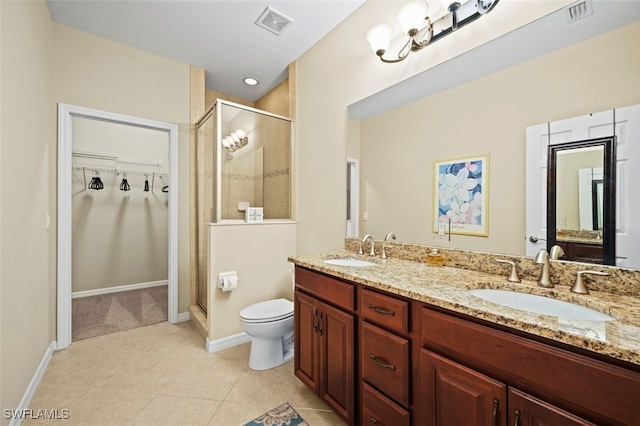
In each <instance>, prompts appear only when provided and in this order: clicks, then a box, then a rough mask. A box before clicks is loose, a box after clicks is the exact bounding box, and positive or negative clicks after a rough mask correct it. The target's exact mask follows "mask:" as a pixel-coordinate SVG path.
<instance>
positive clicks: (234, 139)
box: [221, 129, 249, 152]
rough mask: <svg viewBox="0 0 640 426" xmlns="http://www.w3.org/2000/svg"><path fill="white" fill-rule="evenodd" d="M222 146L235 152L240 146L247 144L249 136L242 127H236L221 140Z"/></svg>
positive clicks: (228, 150)
mask: <svg viewBox="0 0 640 426" xmlns="http://www.w3.org/2000/svg"><path fill="white" fill-rule="evenodd" d="M221 143H222V146H223V147H224V149H226V150H227V152H235V151H237V150H239V149H240V148H242V147H245V146H247V144H248V143H249V138H248V137H247V132H245V131H244V129H236V130H234V131H233V132H231V133H230V134H229V135H227V136H225V137H224V138H222V140H221Z"/></svg>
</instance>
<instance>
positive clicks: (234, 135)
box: [231, 132, 240, 143]
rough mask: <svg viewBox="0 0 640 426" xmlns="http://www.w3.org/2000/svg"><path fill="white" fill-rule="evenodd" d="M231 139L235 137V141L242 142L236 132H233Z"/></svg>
mask: <svg viewBox="0 0 640 426" xmlns="http://www.w3.org/2000/svg"><path fill="white" fill-rule="evenodd" d="M231 139H233V142H235V143H238V142H240V138H239V137H238V135H236V132H231Z"/></svg>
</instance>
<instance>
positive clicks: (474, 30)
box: [296, 1, 637, 253]
mask: <svg viewBox="0 0 640 426" xmlns="http://www.w3.org/2000/svg"><path fill="white" fill-rule="evenodd" d="M394 3H395V2H378V1H368V2H365V3H364V4H363V5H362V6H361V7H360V8H359V9H357V10H356V11H355V12H354V13H353V14H352V15H350V16H349V17H348V18H347V19H346V20H345V21H344V22H342V23H341V24H340V25H338V26H337V27H336V28H335V29H334V30H333V31H332V32H331V33H329V34H328V35H327V36H325V37H324V38H323V39H322V40H321V41H320V42H318V43H317V44H316V45H314V46H313V48H312V49H310V50H309V51H307V52H306V53H305V54H304V55H303V56H302V57H301V58H299V60H298V61H297V96H298V99H299V100H300V101H299V102H298V107H297V135H296V140H297V148H298V164H297V167H298V180H297V182H298V197H299V198H298V216H297V219H298V243H297V251H298V252H299V253H305V252H313V251H323V250H329V249H336V248H340V247H342V246H343V244H344V228H345V225H344V221H345V203H346V201H345V196H344V194H345V188H346V185H345V174H346V172H345V167H344V161H345V151H346V141H345V139H346V135H347V129H346V126H347V119H346V118H345V115H346V112H345V111H346V108H347V106H348V105H349V104H351V103H354V102H356V101H358V100H360V99H363V98H365V97H367V96H369V95H372V94H374V93H376V92H378V91H380V90H382V89H384V88H387V87H389V86H391V85H393V84H395V83H397V82H400V81H403V80H405V79H406V78H409V77H411V76H413V75H415V74H417V73H420V72H422V71H424V70H426V69H429V68H431V67H433V66H434V65H437V64H438V63H441V62H444V61H446V60H447V59H449V58H452V57H454V56H456V55H458V54H461V53H463V52H465V51H468V50H470V49H472V48H473V47H476V46H478V45H480V44H482V43H484V42H485V41H487V40H490V39H493V38H496V37H498V36H500V35H502V34H505V33H507V32H509V31H511V30H513V29H516V28H519V27H520V26H522V25H524V24H526V23H528V22H531V21H532V20H535V19H538V18H540V17H542V16H545V15H547V14H549V13H551V12H553V11H555V10H557V9H559V8H561V7H563V6H564V5H566V4H569V3H570V1H548V2H547V1H545V2H532V1H524V2H516V1H513V2H508V1H505V2H501V3H500V5H499V7H496V9H495V10H494V11H492V12H491V14H489V15H487V16H485V17H483V18H482V20H480V21H478V22H477V23H474V24H473V25H472V26H470V27H469V28H468V29H469V31H468V32H467V31H464V32H462V31H461V32H459V33H455V34H454V35H452V36H450V37H446V38H445V39H442V40H440V41H438V43H435V44H434V45H432V46H429V48H428V49H426V50H425V51H423V52H420V53H418V54H416V55H414V56H413V57H411V58H409V59H407V61H405V62H403V63H402V64H395V65H390V64H383V63H381V62H380V61H379V60H378V59H377V58H376V57H375V55H373V54H372V53H371V50H370V49H369V46H368V44H367V43H366V40H365V39H364V36H363V35H364V34H365V33H366V31H367V30H368V28H369V27H370V26H371V25H372V24H374V23H376V22H380V21H382V22H384V21H386V20H387V17H388V16H394V15H395V13H396V12H397V7H398V5H397V3H395V4H394ZM636 37H637V36H636ZM344 40H350V43H345V42H344ZM632 56H633V55H632ZM628 62H629V58H625V60H624V63H628ZM607 63H609V62H598V63H595V62H594V63H592V64H591V66H598V67H602V66H603V64H607ZM548 65H549V66H552V65H553V64H552V63H549V64H548ZM583 72H584V70H583V69H581V70H579V71H576V70H575V69H574V67H571V68H570V69H568V70H566V71H565V70H563V76H562V79H561V80H559V81H557V83H556V84H557V85H559V87H555V86H554V87H553V88H549V92H551V91H552V89H560V92H559V93H566V92H565V91H564V90H565V89H564V88H563V87H562V85H561V84H563V83H564V82H565V81H569V80H571V79H574V81H575V82H574V83H572V87H574V88H575V87H576V85H578V84H580V88H581V91H584V92H589V91H592V90H593V87H592V86H594V82H593V81H590V80H589V79H588V78H587V77H585V76H583ZM488 78H489V79H492V80H490V81H491V84H492V88H490V87H488V86H483V88H482V90H481V89H480V88H476V89H475V90H474V89H473V88H471V89H468V92H467V93H468V94H469V95H470V96H469V97H464V98H461V97H459V96H456V101H457V106H458V107H459V106H460V102H464V103H467V102H469V104H471V105H475V106H476V110H477V111H480V112H492V111H491V108H489V109H488V108H487V102H491V105H493V103H494V102H496V103H497V102H498V98H500V100H499V101H500V102H506V103H513V102H514V101H517V99H516V98H514V97H509V93H507V92H506V91H502V90H498V89H499V88H501V87H502V85H503V82H502V81H500V80H499V79H498V78H496V77H495V76H489V77H488ZM534 81H537V80H534ZM519 83H520V85H522V86H530V85H531V82H529V81H520V82H519ZM596 83H597V82H596ZM504 84H507V83H504ZM508 84H513V83H512V82H511V83H508ZM604 86H606V85H605V84H603V85H597V88H596V90H598V91H600V90H601V89H602V88H603V87H604ZM454 90H457V89H454ZM625 91H626V92H629V88H627V89H626V90H625ZM518 93H519V92H518ZM496 95H498V97H496V98H495V99H494V97H495V96H496ZM610 95H611V93H610V92H606V93H605V97H606V99H607V100H608V101H609V102H604V101H602V100H601V101H594V100H593V99H590V101H589V102H587V103H584V102H575V103H572V102H566V103H564V105H563V107H562V108H560V106H559V105H557V103H556V99H555V98H549V97H547V98H539V99H536V102H537V104H536V111H535V112H536V113H535V114H534V115H531V116H530V117H528V122H527V124H535V123H539V122H544V121H547V120H550V119H551V120H553V119H558V118H564V117H570V116H574V115H580V114H584V113H585V111H586V112H589V111H592V110H594V109H593V108H594V107H596V106H598V104H600V105H602V104H604V103H608V104H612V105H611V106H620V102H619V98H622V97H625V96H626V97H628V94H620V93H615V94H614V95H613V97H615V98H618V99H612V98H611V97H610ZM442 96H447V95H446V94H442ZM567 96H572V97H573V96H582V95H581V94H580V93H573V92H571V93H569V94H568V95H567ZM585 97H586V96H585ZM449 99H451V98H449ZM614 101H615V102H614ZM630 103H633V102H624V103H623V104H630ZM636 103H637V102H636ZM430 105H435V102H431V103H430ZM567 105H568V106H567ZM611 106H607V107H611ZM543 107H544V108H543ZM447 108H449V107H447ZM598 109H602V108H598ZM604 109H606V108H604ZM449 112H451V110H450V109H449ZM455 112H456V114H457V110H456V111H455ZM511 113H512V111H509V115H511ZM443 115H444V114H442V113H440V112H438V111H434V110H433V108H432V109H431V110H429V111H428V113H427V112H424V113H423V114H421V115H420V119H419V121H423V120H425V118H426V117H429V120H430V122H431V123H433V122H436V121H437V120H439V119H442V118H443ZM509 115H507V117H508V116H509ZM444 118H445V121H446V122H448V123H451V120H452V118H451V117H448V118H447V117H444ZM484 118H485V114H477V116H476V117H475V118H474V120H473V121H472V122H470V123H469V126H470V127H473V126H475V125H479V126H480V127H481V128H486V125H485V124H484V123H482V120H483V119H484ZM414 119H415V116H414ZM414 122H415V120H413V121H412V122H411V123H410V124H409V125H410V126H414V125H415V123H414ZM402 123H403V124H405V125H407V124H408V123H407V121H405V120H402ZM521 124H522V123H515V122H512V121H511V120H508V119H504V120H502V123H501V126H500V128H499V129H501V130H502V128H503V127H504V126H507V127H509V128H510V127H511V126H513V127H514V128H515V126H518V132H520V133H518V135H523V134H524V127H522V125H521ZM454 125H455V126H459V125H460V123H457V122H456V123H455V124H454ZM419 126H422V124H418V127H419ZM465 126H467V125H466V124H465ZM440 128H441V127H440ZM496 130H497V129H495V128H494V129H493V132H494V133H495V132H496ZM508 131H509V132H510V133H513V131H512V130H511V129H508ZM444 136H445V137H448V136H447V135H444ZM421 137H431V138H433V137H435V139H434V140H436V141H437V140H438V138H439V139H443V135H442V134H441V133H440V132H438V133H436V134H433V135H432V134H431V132H429V133H423V134H422V135H421ZM445 140H448V139H445ZM518 141H522V138H520V139H518ZM518 141H513V140H510V141H509V142H508V143H519V142H518ZM392 142H393V143H397V144H402V143H403V142H404V141H403V140H402V138H397V137H395V135H393V137H392V139H391V140H389V141H388V143H392ZM456 142H459V141H456ZM475 148H476V149H474V150H473V152H474V153H477V152H478V151H480V152H482V151H483V149H482V146H476V147H475ZM487 148H489V147H487ZM435 149H436V150H439V149H442V148H438V147H436V148H435ZM467 151H468V150H467V149H465V150H464V151H462V150H461V152H462V153H463V154H467V153H468V152H467ZM485 151H486V149H485ZM434 155H435V153H434ZM495 155H497V156H498V157H499V156H500V155H501V154H500V153H496V154H495ZM429 158H431V157H429V156H426V157H423V158H422V160H423V161H424V162H423V163H422V167H424V164H427V167H428V169H429V170H430V169H431V167H430V165H429V163H430V160H429ZM397 160H398V161H415V160H414V159H408V158H404V157H403V158H401V159H397ZM516 160H517V161H518V164H519V165H520V166H519V167H520V168H521V167H522V164H523V163H522V162H523V161H524V147H522V154H521V155H520V157H519V158H516ZM492 161H494V159H493V158H492ZM502 161H504V159H503V160H502ZM520 168H519V169H518V170H517V173H523V171H521V169H520ZM492 170H496V169H494V168H493V167H492ZM513 171H514V168H513V167H510V168H507V169H504V170H502V171H500V172H498V177H497V178H496V177H495V175H492V182H495V179H499V178H504V176H505V175H506V176H510V174H509V173H512V172H513ZM522 182H523V181H522V180H520V183H518V184H517V185H518V186H515V185H514V187H513V188H511V187H510V188H508V190H520V191H524V185H523V183H522ZM492 185H493V184H492ZM500 190H504V188H500V187H498V188H496V189H492V194H496V191H498V193H499V192H500ZM492 196H493V195H492ZM407 208H411V206H410V205H409V206H407ZM523 208H524V206H522V207H519V210H520V211H522V209H523ZM497 217H500V215H499V214H498V216H497ZM510 219H511V218H510ZM491 220H492V221H493V220H496V216H493V218H492V219H491ZM515 220H516V221H517V222H519V223H518V224H517V225H516V226H517V228H518V229H522V230H524V226H523V223H524V222H523V220H524V219H523V218H521V217H516V219H515ZM425 222H426V221H425ZM495 223H499V222H495ZM393 226H394V225H393V224H389V225H388V228H389V229H386V230H385V231H387V232H388V231H389V230H391V229H390V228H391V227H393ZM426 226H430V223H425V227H426ZM394 231H396V230H395V229H394ZM490 232H493V230H492V228H490ZM383 236H384V233H380V232H379V231H377V232H376V238H382V237H383ZM522 237H524V235H522ZM401 238H402V237H401ZM476 245H479V246H485V245H486V242H485V243H483V244H480V243H477V244H476ZM518 247H520V244H519V245H518ZM474 248H480V247H474ZM519 250H520V251H521V250H522V248H520V249H519Z"/></svg>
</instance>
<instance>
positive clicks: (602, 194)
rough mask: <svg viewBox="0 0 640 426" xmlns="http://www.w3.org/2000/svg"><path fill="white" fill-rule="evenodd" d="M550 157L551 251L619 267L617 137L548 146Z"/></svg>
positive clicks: (584, 260)
mask: <svg viewBox="0 0 640 426" xmlns="http://www.w3.org/2000/svg"><path fill="white" fill-rule="evenodd" d="M547 159H548V160H547V161H548V168H547V170H548V171H547V249H548V250H550V249H551V247H552V246H554V245H559V246H560V247H561V248H562V249H563V251H564V255H563V256H562V257H561V259H563V260H575V261H581V262H591V263H602V264H605V265H615V261H616V247H615V246H616V238H615V218H616V214H615V208H616V201H615V200H616V176H615V174H616V167H615V164H616V155H615V137H614V136H611V137H607V138H597V139H589V140H584V141H576V142H566V143H561V144H555V145H549V148H548V155H547Z"/></svg>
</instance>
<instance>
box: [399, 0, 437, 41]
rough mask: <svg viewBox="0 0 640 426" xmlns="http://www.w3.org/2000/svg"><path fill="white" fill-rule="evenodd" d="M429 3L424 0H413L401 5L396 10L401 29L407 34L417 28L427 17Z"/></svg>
mask: <svg viewBox="0 0 640 426" xmlns="http://www.w3.org/2000/svg"><path fill="white" fill-rule="evenodd" d="M428 11H429V5H428V4H427V2H426V1H424V0H414V1H412V2H409V3H407V4H405V5H404V6H402V9H400V12H398V21H399V22H400V26H401V27H402V30H403V31H404V32H405V33H406V34H409V32H410V31H411V30H419V29H420V26H421V25H422V22H423V21H424V19H425V18H426V17H427V12H428Z"/></svg>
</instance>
